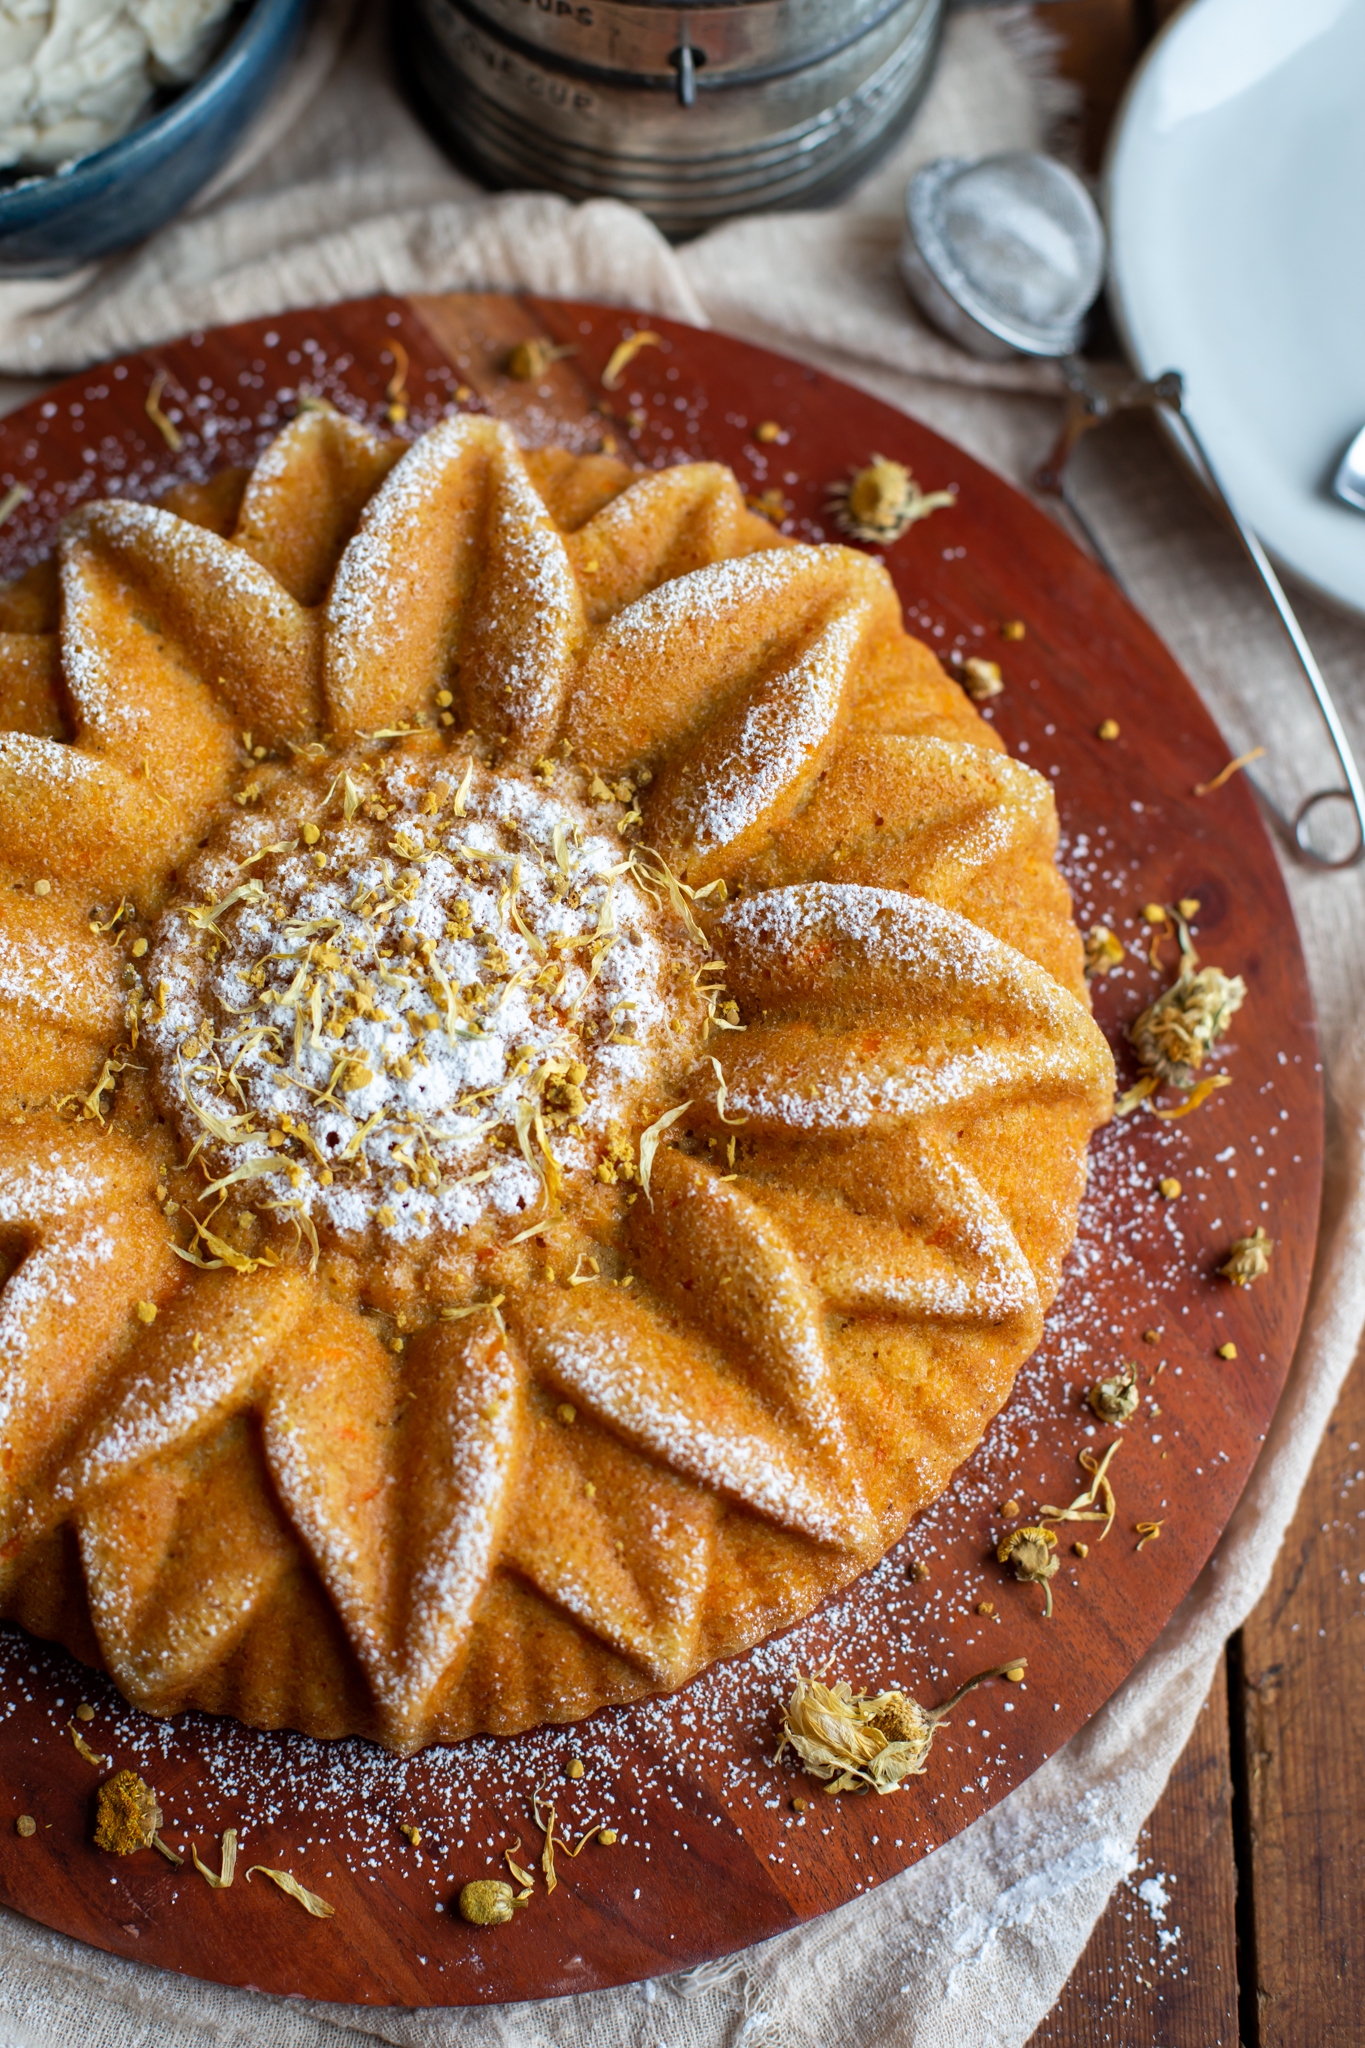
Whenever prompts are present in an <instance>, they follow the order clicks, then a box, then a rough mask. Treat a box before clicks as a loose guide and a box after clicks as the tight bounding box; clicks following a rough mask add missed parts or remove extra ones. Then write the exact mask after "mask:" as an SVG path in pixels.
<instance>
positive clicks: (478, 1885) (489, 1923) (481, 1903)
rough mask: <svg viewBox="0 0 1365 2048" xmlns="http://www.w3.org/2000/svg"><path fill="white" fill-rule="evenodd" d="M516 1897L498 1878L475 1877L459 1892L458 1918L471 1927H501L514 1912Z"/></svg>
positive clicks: (510, 1888)
mask: <svg viewBox="0 0 1365 2048" xmlns="http://www.w3.org/2000/svg"><path fill="white" fill-rule="evenodd" d="M515 1903H516V1895H515V1893H514V1892H513V1890H512V1887H511V1885H510V1884H505V1883H504V1882H503V1880H502V1878H500V1877H476V1878H475V1880H474V1882H473V1883H472V1884H467V1885H465V1886H464V1887H463V1888H462V1889H461V1892H460V1897H459V1901H458V1904H459V1908H460V1918H461V1919H462V1920H467V1921H468V1922H469V1924H470V1925H471V1927H503V1926H505V1925H506V1924H507V1922H508V1921H509V1920H510V1919H511V1917H512V1914H513V1911H514V1910H515Z"/></svg>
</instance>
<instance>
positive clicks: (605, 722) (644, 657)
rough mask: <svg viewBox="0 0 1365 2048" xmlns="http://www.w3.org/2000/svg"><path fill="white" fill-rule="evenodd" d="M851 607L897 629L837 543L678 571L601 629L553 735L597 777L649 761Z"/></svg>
mask: <svg viewBox="0 0 1365 2048" xmlns="http://www.w3.org/2000/svg"><path fill="white" fill-rule="evenodd" d="M860 603H864V604H866V605H867V607H868V610H867V613H866V615H865V616H866V620H867V623H868V624H869V625H871V624H876V625H877V626H879V627H886V628H893V627H896V626H898V625H899V622H900V603H899V600H898V599H897V597H896V593H895V590H894V588H893V586H892V583H891V579H890V577H889V576H888V575H887V573H886V571H885V570H884V569H883V568H882V567H881V565H880V563H877V562H872V561H870V560H869V559H868V557H867V556H866V555H859V554H855V553H854V552H853V550H852V549H849V548H814V547H788V548H772V549H768V550H766V551H764V552H761V553H757V554H748V555H745V556H743V557H741V558H740V559H738V560H734V561H725V562H717V563H715V564H713V565H712V566H711V567H709V568H705V569H699V570H697V571H696V573H695V574H693V575H691V576H680V577H678V578H676V580H675V581H673V582H671V583H666V584H664V585H662V586H661V587H660V588H659V589H657V590H654V591H651V592H650V593H649V595H648V596H646V597H642V598H640V599H639V601H638V602H637V603H635V604H632V605H628V606H627V607H626V609H625V610H624V611H622V612H618V613H617V614H616V616H615V617H614V618H613V619H611V620H610V621H609V622H608V623H607V625H606V626H604V627H603V628H602V630H601V631H600V633H599V634H598V635H597V637H596V639H595V640H594V641H593V643H592V645H591V647H590V648H589V651H588V654H587V656H586V658H585V660H584V663H583V671H582V676H581V679H580V682H579V685H578V687H577V688H576V689H575V691H574V694H573V699H572V702H571V703H570V705H569V707H568V717H567V723H566V726H565V736H566V738H567V739H568V741H569V744H570V746H571V747H572V749H573V752H574V753H575V755H576V756H577V757H578V759H579V760H582V761H589V762H591V763H593V764H594V765H595V766H597V767H599V768H601V770H602V771H603V773H604V774H608V773H609V774H621V773H624V772H625V771H626V770H627V769H630V768H640V767H648V768H650V769H653V768H655V767H657V766H658V765H659V764H660V763H661V762H662V761H664V760H665V759H666V758H669V757H670V756H672V755H674V754H675V753H676V752H677V751H678V749H679V748H680V747H681V746H683V745H685V744H687V743H689V742H691V741H693V740H694V739H696V738H697V737H698V736H699V735H700V734H701V733H702V732H703V730H704V729H705V728H706V727H707V726H708V725H710V724H711V723H712V721H713V720H714V719H715V718H716V717H718V716H719V714H720V713H721V712H722V711H723V710H725V708H726V707H727V706H728V705H729V704H730V702H731V700H732V699H733V698H735V697H737V696H739V695H741V694H743V693H747V692H749V691H751V690H753V689H754V688H756V687H757V686H759V685H761V684H762V683H763V682H764V681H765V680H766V679H767V678H768V677H769V676H770V675H772V674H773V673H774V672H776V671H778V670H781V669H784V668H787V667H789V666H790V665H791V664H792V663H793V662H795V661H797V660H798V659H799V657H800V655H801V653H802V652H803V651H804V649H805V647H806V646H807V645H808V644H809V643H810V641H811V640H813V639H814V638H815V637H816V636H817V635H818V634H819V632H820V631H821V629H822V628H823V627H824V626H826V625H827V624H828V623H829V621H830V619H831V618H832V616H833V615H834V614H835V613H836V612H837V611H840V610H842V609H844V608H845V607H847V606H850V605H853V606H856V605H858V604H860Z"/></svg>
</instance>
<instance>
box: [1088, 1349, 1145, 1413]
mask: <svg viewBox="0 0 1365 2048" xmlns="http://www.w3.org/2000/svg"><path fill="white" fill-rule="evenodd" d="M1086 1398H1087V1400H1088V1401H1089V1403H1090V1405H1091V1407H1092V1408H1093V1409H1094V1411H1095V1413H1096V1414H1097V1415H1098V1416H1099V1418H1100V1421H1101V1422H1112V1423H1115V1424H1119V1423H1124V1422H1127V1421H1128V1420H1129V1418H1130V1416H1132V1415H1133V1414H1134V1412H1135V1411H1136V1409H1137V1404H1138V1401H1139V1398H1140V1396H1139V1394H1138V1384H1137V1367H1136V1366H1135V1365H1132V1364H1130V1363H1129V1362H1128V1361H1127V1360H1125V1361H1124V1363H1123V1365H1122V1366H1121V1367H1120V1369H1119V1370H1118V1372H1116V1373H1111V1374H1110V1375H1109V1377H1108V1378H1107V1379H1102V1380H1097V1381H1096V1383H1095V1385H1094V1386H1093V1387H1092V1388H1091V1389H1090V1392H1089V1394H1088V1395H1087V1397H1086Z"/></svg>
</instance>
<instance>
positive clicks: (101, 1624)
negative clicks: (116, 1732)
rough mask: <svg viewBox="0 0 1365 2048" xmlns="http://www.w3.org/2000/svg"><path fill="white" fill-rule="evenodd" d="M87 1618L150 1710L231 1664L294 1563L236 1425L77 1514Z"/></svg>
mask: <svg viewBox="0 0 1365 2048" xmlns="http://www.w3.org/2000/svg"><path fill="white" fill-rule="evenodd" d="M76 1527H77V1533H78V1536H79V1541H80V1549H81V1563H82V1565H83V1567H84V1571H85V1582H86V1592H87V1595H88V1598H89V1601H90V1616H91V1620H92V1621H93V1623H94V1625H95V1633H96V1635H97V1636H98V1637H99V1644H100V1650H101V1652H102V1653H103V1656H104V1660H105V1663H106V1665H107V1666H108V1669H109V1674H110V1676H111V1677H112V1679H113V1680H114V1683H115V1684H116V1685H117V1686H118V1687H119V1690H120V1691H121V1692H123V1693H124V1694H125V1696H126V1697H127V1698H129V1699H131V1700H132V1701H134V1703H135V1704H136V1705H138V1706H141V1707H145V1708H147V1709H148V1710H149V1711H150V1712H152V1713H169V1712H173V1711H174V1710H175V1709H176V1708H177V1707H178V1706H179V1705H180V1704H181V1701H182V1700H183V1698H184V1695H185V1692H186V1690H187V1688H188V1687H190V1686H192V1685H193V1684H194V1683H195V1681H196V1680H197V1679H198V1678H200V1677H201V1676H202V1675H203V1674H205V1673H206V1672H210V1671H212V1670H214V1669H215V1668H216V1667H217V1666H219V1665H221V1664H222V1663H223V1662H224V1661H225V1660H226V1658H228V1657H229V1656H230V1655H231V1653H232V1650H233V1648H234V1646H235V1645H236V1643H238V1642H239V1641H240V1639H241V1638H242V1636H244V1635H245V1634H246V1632H247V1630H248V1629H249V1628H250V1627H251V1624H252V1622H253V1620H254V1618H255V1616H256V1615H257V1613H258V1612H259V1611H260V1609H261V1608H262V1607H263V1606H264V1605H265V1603H266V1602H267V1601H268V1600H269V1598H270V1595H271V1593H272V1592H273V1591H274V1589H275V1587H276V1586H277V1585H278V1584H279V1582H280V1580H281V1579H282V1578H283V1577H284V1575H285V1574H286V1572H287V1571H288V1570H289V1569H290V1566H291V1565H292V1564H294V1563H295V1561H296V1559H297V1555H298V1553H297V1548H296V1546H295V1544H294V1542H293V1540H292V1538H291V1537H290V1535H289V1533H288V1531H287V1530H286V1529H285V1528H284V1527H283V1525H282V1524H281V1521H280V1513H279V1507H278V1504H277V1503H276V1501H275V1498H274V1495H273V1492H272V1489H271V1487H270V1482H269V1479H268V1477H267V1475H266V1472H265V1467H264V1463H263V1461H262V1458H261V1454H260V1449H259V1446H258V1445H257V1443H256V1442H255V1440H254V1439H253V1437H252V1436H251V1435H250V1433H249V1432H248V1431H247V1430H246V1429H245V1428H244V1427H242V1426H241V1424H238V1426H237V1427H236V1428H229V1429H227V1430H225V1431H224V1432H223V1433H222V1434H221V1436H219V1437H218V1438H217V1439H216V1440H215V1441H214V1442H212V1443H210V1444H205V1445H203V1446H202V1447H201V1448H200V1449H199V1450H198V1451H197V1452H195V1453H194V1454H192V1455H190V1456H177V1455H175V1454H174V1453H171V1454H163V1455H162V1456H159V1457H157V1458H154V1459H152V1460H151V1461H149V1463H147V1464H146V1465H144V1466H143V1467H142V1468H141V1469H140V1470H139V1471H138V1472H137V1474H136V1475H135V1476H134V1477H133V1478H131V1479H129V1480H127V1481H125V1482H124V1483H123V1484H122V1485H114V1486H111V1487H108V1488H107V1489H106V1490H105V1491H104V1492H102V1493H100V1494H98V1495H96V1496H95V1497H94V1498H93V1499H92V1500H91V1501H90V1502H88V1503H87V1504H86V1505H85V1506H84V1507H83V1508H82V1509H81V1511H80V1513H79V1514H78V1515H77V1517H76Z"/></svg>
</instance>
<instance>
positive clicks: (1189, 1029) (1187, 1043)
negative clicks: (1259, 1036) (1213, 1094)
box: [1128, 916, 1247, 1088]
mask: <svg viewBox="0 0 1365 2048" xmlns="http://www.w3.org/2000/svg"><path fill="white" fill-rule="evenodd" d="M1176 922H1177V925H1178V927H1179V932H1180V952H1181V962H1180V973H1179V976H1178V977H1177V979H1176V980H1175V982H1174V983H1173V984H1172V985H1171V987H1170V988H1168V989H1167V991H1166V993H1165V995H1163V996H1158V997H1157V999H1156V1001H1155V1002H1154V1003H1149V1004H1148V1006H1147V1008H1146V1009H1145V1010H1144V1011H1143V1012H1142V1015H1141V1016H1140V1017H1139V1018H1138V1019H1137V1021H1136V1023H1135V1024H1133V1025H1132V1026H1131V1027H1130V1029H1129V1032H1128V1036H1129V1037H1130V1038H1131V1040H1132V1042H1133V1045H1134V1047H1135V1048H1136V1050H1137V1055H1138V1058H1139V1059H1140V1060H1141V1062H1142V1064H1143V1066H1144V1067H1145V1068H1146V1069H1147V1071H1148V1073H1149V1074H1151V1075H1154V1076H1155V1078H1156V1079H1157V1080H1158V1081H1173V1082H1175V1083H1176V1085H1177V1086H1178V1087H1181V1088H1188V1087H1189V1086H1190V1084H1191V1082H1192V1081H1193V1080H1194V1077H1195V1074H1196V1073H1197V1072H1198V1070H1199V1068H1200V1067H1202V1066H1203V1064H1204V1061H1205V1059H1206V1058H1207V1057H1208V1055H1209V1053H1210V1052H1211V1051H1212V1050H1213V1048H1214V1046H1215V1045H1216V1044H1217V1042H1218V1040H1219V1039H1220V1038H1221V1037H1222V1035H1223V1033H1224V1031H1225V1030H1226V1029H1227V1026H1228V1021H1229V1019H1230V1018H1231V1017H1232V1015H1233V1013H1234V1012H1235V1011H1237V1010H1240V1009H1241V1007H1242V1004H1243V1002H1244V1001H1245V1000H1246V992H1247V987H1246V983H1245V982H1244V981H1243V979H1242V977H1241V975H1240V974H1234V975H1227V974H1224V973H1223V971H1222V969H1221V968H1220V967H1200V965H1199V956H1198V954H1197V953H1196V952H1195V950H1194V946H1193V944H1192V942H1191V940H1190V934H1189V929H1188V927H1187V926H1186V924H1185V920H1184V919H1183V918H1182V917H1179V916H1177V919H1176Z"/></svg>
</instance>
